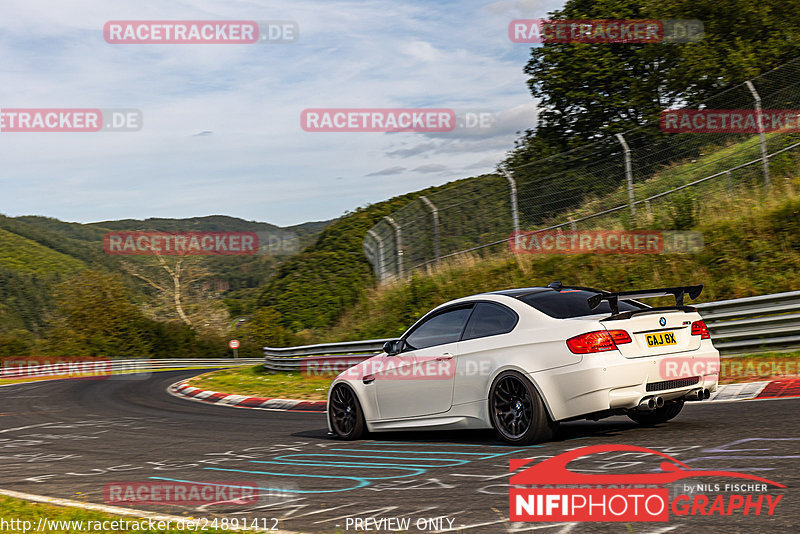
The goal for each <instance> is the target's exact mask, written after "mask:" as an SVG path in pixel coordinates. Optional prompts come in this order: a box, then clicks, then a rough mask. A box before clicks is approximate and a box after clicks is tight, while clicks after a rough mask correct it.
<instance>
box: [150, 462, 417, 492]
mask: <svg viewBox="0 0 800 534" xmlns="http://www.w3.org/2000/svg"><path fill="white" fill-rule="evenodd" d="M204 469H211V470H215V471H235V472H238V473H256V474H258V473H264V472H263V471H243V470H240V469H220V468H214V467H206V468H204ZM264 474H273V475H279V476H287V475H285V474H284V473H264ZM288 476H296V477H303V476H305V477H315V478H331V477H327V476H323V475H288ZM409 476H411V475H409ZM149 478H151V479H154V480H166V481H169V482H186V483H188V484H202V483H201V482H195V481H193V480H182V479H180V478H164V477H149ZM335 478H346V479H350V480H356V481H358V485H357V486H353V487H351V488H341V489H332V490H287V489H286V488H262V487H261V486H259V487H257V488H256V489H257V490H259V491H270V492H277V493H338V492H340V491H350V490H354V489H358V488H363V487H364V486H369V484H370V482H369V480H366V479H358V478H357V477H335ZM240 487H248V488H249V487H252V486H240Z"/></svg>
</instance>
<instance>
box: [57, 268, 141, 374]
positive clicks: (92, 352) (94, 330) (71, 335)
mask: <svg viewBox="0 0 800 534" xmlns="http://www.w3.org/2000/svg"><path fill="white" fill-rule="evenodd" d="M55 295H56V306H57V307H56V312H55V316H54V318H53V320H52V328H51V330H50V331H49V332H48V347H49V350H50V351H52V352H57V353H59V354H62V355H84V356H104V357H126V358H143V357H149V356H151V352H152V351H151V345H150V342H149V339H148V338H149V337H150V334H151V332H152V321H149V320H148V319H146V318H145V317H144V316H143V315H142V313H141V312H140V311H139V309H138V308H137V307H136V306H135V305H134V304H133V302H132V301H131V299H130V295H129V293H128V291H127V290H126V288H125V286H124V285H123V284H122V282H121V280H120V278H119V276H115V275H110V274H105V273H101V272H98V271H91V270H85V271H82V272H80V273H79V274H77V275H75V276H74V277H72V278H71V279H69V280H67V281H65V282H63V283H61V284H59V285H58V286H56V290H55Z"/></svg>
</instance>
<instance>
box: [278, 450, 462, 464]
mask: <svg viewBox="0 0 800 534" xmlns="http://www.w3.org/2000/svg"><path fill="white" fill-rule="evenodd" d="M297 456H313V457H331V456H332V457H334V458H375V459H376V460H415V461H417V460H422V458H419V457H417V458H407V457H402V456H374V455H365V454H311V453H309V454H286V455H284V456H278V457H277V458H275V459H276V460H281V459H287V458H294V457H297ZM425 460H428V461H434V462H454V463H450V464H434V466H435V467H453V466H456V465H464V464H468V463H469V460H463V459H461V458H425ZM289 461H290V462H293V461H295V460H289ZM300 461H301V462H302V461H303V460H300ZM312 461H313V460H312ZM393 465H404V464H402V463H400V464H393ZM434 466H432V467H434Z"/></svg>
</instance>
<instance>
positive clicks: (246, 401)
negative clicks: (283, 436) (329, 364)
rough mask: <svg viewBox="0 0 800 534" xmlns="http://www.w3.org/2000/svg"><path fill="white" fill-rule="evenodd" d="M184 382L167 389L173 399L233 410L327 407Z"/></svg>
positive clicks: (317, 409)
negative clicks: (248, 394) (199, 386)
mask: <svg viewBox="0 0 800 534" xmlns="http://www.w3.org/2000/svg"><path fill="white" fill-rule="evenodd" d="M186 382H187V380H181V381H180V382H176V383H174V384H172V385H171V386H170V387H168V388H167V391H168V392H169V393H170V394H171V395H174V396H175V397H181V398H184V399H188V400H193V401H197V402H205V403H208V404H217V405H221V406H231V407H233V408H250V409H255V410H273V411H288V412H324V411H325V409H326V407H327V406H328V403H327V401H304V400H295V399H267V398H264V397H248V396H247V395H229V394H227V393H219V392H217V391H209V390H207V389H200V388H196V387H192V386H190V385H188V384H187V383H186Z"/></svg>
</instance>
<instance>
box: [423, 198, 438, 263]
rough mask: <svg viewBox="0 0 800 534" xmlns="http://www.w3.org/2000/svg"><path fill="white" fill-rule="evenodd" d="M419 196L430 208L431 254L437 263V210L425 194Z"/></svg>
mask: <svg viewBox="0 0 800 534" xmlns="http://www.w3.org/2000/svg"><path fill="white" fill-rule="evenodd" d="M419 198H421V199H422V201H423V202H424V203H425V205H426V206H428V208H430V210H431V214H433V256H434V257H435V258H436V263H439V255H440V254H439V210H438V209H437V208H436V206H435V205H434V204H433V202H431V201H430V200H428V197H426V196H425V195H422V196H421V197H419Z"/></svg>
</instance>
